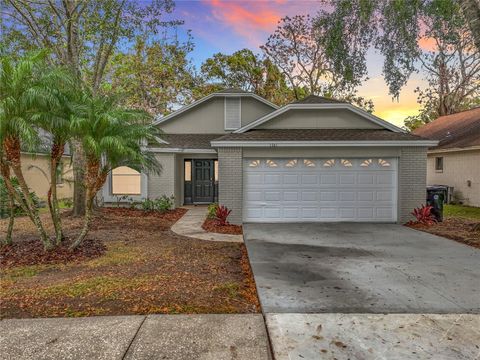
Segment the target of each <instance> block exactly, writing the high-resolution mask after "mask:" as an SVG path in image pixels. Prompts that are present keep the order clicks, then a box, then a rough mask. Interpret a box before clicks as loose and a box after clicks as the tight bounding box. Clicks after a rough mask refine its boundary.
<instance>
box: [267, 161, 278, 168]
mask: <svg viewBox="0 0 480 360" xmlns="http://www.w3.org/2000/svg"><path fill="white" fill-rule="evenodd" d="M267 166H268V167H271V168H275V167H278V164H277V163H276V162H275V161H273V160H267Z"/></svg>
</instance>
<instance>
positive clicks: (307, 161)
mask: <svg viewBox="0 0 480 360" xmlns="http://www.w3.org/2000/svg"><path fill="white" fill-rule="evenodd" d="M303 165H305V166H306V167H315V163H314V162H313V161H312V160H308V159H305V160H303Z"/></svg>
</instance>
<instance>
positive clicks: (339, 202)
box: [243, 158, 398, 222]
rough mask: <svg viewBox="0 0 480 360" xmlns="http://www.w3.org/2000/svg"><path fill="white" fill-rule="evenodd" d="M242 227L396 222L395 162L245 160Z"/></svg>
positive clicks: (381, 159) (392, 160) (382, 159)
mask: <svg viewBox="0 0 480 360" xmlns="http://www.w3.org/2000/svg"><path fill="white" fill-rule="evenodd" d="M243 169H244V185H243V186H244V204H243V221H244V222H301V221H305V222H307V221H364V222H377V221H378V222H395V221H396V220H397V171H398V170H397V159H394V158H362V159H357V158H343V159H342V158H335V159H311V158H309V159H303V158H291V159H274V158H272V159H245V160H244V167H243Z"/></svg>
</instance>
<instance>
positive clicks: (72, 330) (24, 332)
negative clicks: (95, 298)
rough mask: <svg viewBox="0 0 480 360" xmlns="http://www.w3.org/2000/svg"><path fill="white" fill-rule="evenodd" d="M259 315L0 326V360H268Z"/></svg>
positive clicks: (47, 321)
mask: <svg viewBox="0 0 480 360" xmlns="http://www.w3.org/2000/svg"><path fill="white" fill-rule="evenodd" d="M269 358H270V357H269V350H268V340H267V334H266V331H265V324H264V321H263V317H262V315H260V314H234V315H230V314H228V315H227V314H201V315H148V316H99V317H87V318H50V319H8V320H2V321H0V359H2V360H3V359H5V360H7V359H15V360H23V359H25V360H27V359H28V360H30V359H37V360H50V359H52V360H53V359H69V360H81V359H85V360H87V359H88V360H90V359H96V360H103V359H105V360H107V359H108V360H110V359H132V360H133V359H135V360H144V359H172V360H173V359H175V360H183V359H185V360H187V359H188V360H190V359H203V360H221V359H246V360H253V359H269Z"/></svg>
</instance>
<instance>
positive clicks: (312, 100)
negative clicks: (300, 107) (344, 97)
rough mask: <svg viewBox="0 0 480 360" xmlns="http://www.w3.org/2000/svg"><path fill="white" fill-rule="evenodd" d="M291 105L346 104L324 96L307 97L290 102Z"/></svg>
mask: <svg viewBox="0 0 480 360" xmlns="http://www.w3.org/2000/svg"><path fill="white" fill-rule="evenodd" d="M292 104H346V102H345V101H341V100H337V99H333V98H328V97H325V96H318V95H308V96H306V97H304V98H303V99H300V100H297V101H294V102H292Z"/></svg>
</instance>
